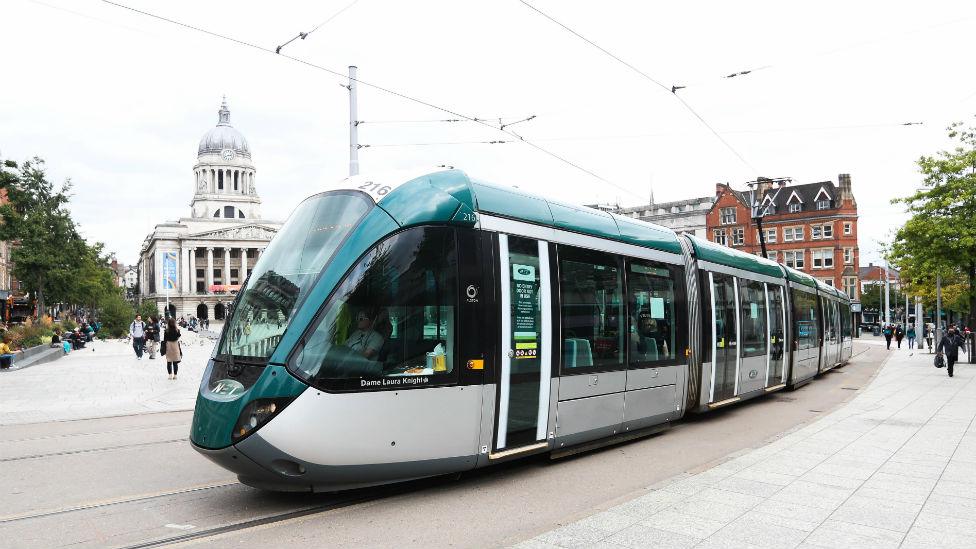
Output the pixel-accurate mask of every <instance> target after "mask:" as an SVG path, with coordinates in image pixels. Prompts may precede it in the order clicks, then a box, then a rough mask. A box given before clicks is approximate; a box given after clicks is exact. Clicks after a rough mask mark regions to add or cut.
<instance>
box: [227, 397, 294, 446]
mask: <svg viewBox="0 0 976 549" xmlns="http://www.w3.org/2000/svg"><path fill="white" fill-rule="evenodd" d="M292 400H294V399H292V398H262V399H258V400H255V401H253V402H249V403H248V405H247V406H245V407H244V410H243V411H241V415H240V417H238V418H237V424H236V425H234V432H233V433H232V434H231V438H232V439H233V440H234V442H237V441H238V440H240V439H242V438H244V437H246V436H247V435H249V434H251V432H253V431H254V430H255V429H257V428H258V427H260V426H262V425H264V424H265V423H267V422H268V421H269V420H270V419H271V418H273V417H274V416H276V415H277V414H279V413H280V412H281V411H282V410H283V409H284V408H285V406H288V405H289V404H290V403H291V401H292Z"/></svg>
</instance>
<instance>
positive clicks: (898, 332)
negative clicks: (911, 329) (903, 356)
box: [895, 324, 905, 349]
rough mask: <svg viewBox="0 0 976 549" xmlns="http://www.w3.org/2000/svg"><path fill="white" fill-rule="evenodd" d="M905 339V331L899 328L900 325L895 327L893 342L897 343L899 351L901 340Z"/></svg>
mask: <svg viewBox="0 0 976 549" xmlns="http://www.w3.org/2000/svg"><path fill="white" fill-rule="evenodd" d="M904 337H905V329H904V328H902V327H901V324H899V325H898V326H895V341H897V342H898V348H899V349H901V340H902V339H904Z"/></svg>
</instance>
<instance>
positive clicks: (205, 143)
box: [197, 99, 251, 159]
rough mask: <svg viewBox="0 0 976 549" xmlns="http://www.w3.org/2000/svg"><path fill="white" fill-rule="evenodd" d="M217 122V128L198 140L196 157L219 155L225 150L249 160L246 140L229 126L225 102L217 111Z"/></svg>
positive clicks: (228, 112)
mask: <svg viewBox="0 0 976 549" xmlns="http://www.w3.org/2000/svg"><path fill="white" fill-rule="evenodd" d="M217 114H218V116H219V121H218V122H217V126H216V127H215V128H213V129H212V130H210V131H208V132H207V133H206V134H204V136H203V137H202V138H200V146H199V147H197V156H198V157H199V156H203V155H205V154H220V153H221V151H223V150H225V149H230V150H232V151H234V153H235V154H238V155H240V156H243V157H244V158H248V159H250V158H251V148H250V147H249V146H248V145H247V139H244V136H243V135H242V134H241V132H239V131H237V130H235V129H234V127H233V126H231V125H230V111H229V110H228V109H227V100H226V99H224V102H223V103H221V105H220V110H219V111H217Z"/></svg>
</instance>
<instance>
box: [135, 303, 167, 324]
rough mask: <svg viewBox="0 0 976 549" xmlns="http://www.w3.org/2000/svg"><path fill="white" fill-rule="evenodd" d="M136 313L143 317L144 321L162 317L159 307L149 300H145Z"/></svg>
mask: <svg viewBox="0 0 976 549" xmlns="http://www.w3.org/2000/svg"><path fill="white" fill-rule="evenodd" d="M136 312H137V313H138V314H140V315H142V319H143V320H148V319H149V317H153V318H159V316H160V312H159V307H157V306H156V302H155V301H152V300H149V299H144V300H143V301H142V303H140V304H139V306H138V307H136ZM133 318H135V317H133Z"/></svg>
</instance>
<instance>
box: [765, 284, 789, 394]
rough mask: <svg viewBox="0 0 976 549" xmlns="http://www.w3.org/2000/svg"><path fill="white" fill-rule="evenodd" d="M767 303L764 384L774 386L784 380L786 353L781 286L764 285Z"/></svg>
mask: <svg viewBox="0 0 976 549" xmlns="http://www.w3.org/2000/svg"><path fill="white" fill-rule="evenodd" d="M766 298H767V301H768V303H769V368H768V370H767V373H766V376H767V377H766V386H767V387H775V386H776V385H779V384H781V383H784V382H785V381H786V376H785V375H784V374H785V372H784V369H783V359H784V357H785V355H786V310H785V309H784V307H783V301H784V300H783V287H782V286H776V285H772V284H767V285H766Z"/></svg>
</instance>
